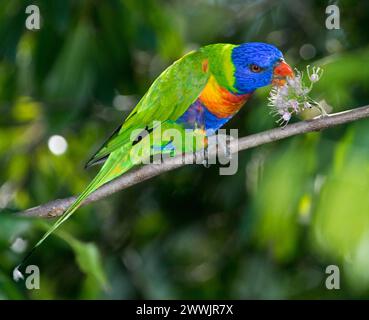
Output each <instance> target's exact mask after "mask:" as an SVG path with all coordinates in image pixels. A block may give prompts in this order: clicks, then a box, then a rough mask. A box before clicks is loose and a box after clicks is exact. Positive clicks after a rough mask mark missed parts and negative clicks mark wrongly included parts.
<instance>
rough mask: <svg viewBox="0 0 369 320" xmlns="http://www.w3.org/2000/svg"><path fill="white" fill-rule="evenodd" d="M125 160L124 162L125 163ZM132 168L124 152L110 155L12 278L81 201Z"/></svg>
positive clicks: (15, 275)
mask: <svg viewBox="0 0 369 320" xmlns="http://www.w3.org/2000/svg"><path fill="white" fill-rule="evenodd" d="M125 160H126V161H125ZM132 166H133V164H132V162H131V161H130V160H129V158H126V157H124V150H119V151H118V150H117V151H115V152H114V153H112V154H111V155H110V157H109V158H108V159H107V161H106V162H105V164H104V166H103V167H102V168H101V170H100V172H99V173H98V174H97V175H96V177H95V178H94V179H93V180H92V181H91V182H90V184H89V185H88V186H87V187H86V189H85V190H84V191H83V192H82V193H81V194H80V195H79V197H78V198H77V199H76V201H74V202H73V204H72V205H71V206H70V207H69V208H68V209H67V210H66V211H65V212H64V213H63V215H62V216H61V217H60V218H59V219H58V220H57V221H56V222H55V223H54V224H53V225H52V226H51V227H50V229H49V230H48V231H47V232H46V233H45V234H44V235H43V237H42V238H41V239H40V240H39V241H38V242H37V243H36V244H35V245H34V247H33V248H32V249H31V250H30V251H29V252H28V254H27V255H26V256H25V258H24V259H23V260H22V262H21V263H20V264H19V265H18V266H17V267H16V268H15V269H14V271H13V277H14V278H15V279H16V278H20V277H22V274H21V273H20V271H19V269H20V268H21V267H22V266H24V265H25V263H26V262H27V260H28V259H29V258H30V257H31V255H32V254H33V252H34V251H35V250H36V249H37V247H39V246H40V245H41V244H42V243H43V242H44V241H45V240H46V239H47V238H48V237H49V236H50V235H51V234H52V233H53V232H54V231H55V230H56V229H58V228H59V227H60V226H61V225H62V224H63V223H64V222H65V221H66V220H68V219H69V218H70V217H71V215H72V214H73V213H74V212H76V210H77V209H78V208H79V207H80V206H81V204H82V203H83V201H84V200H85V199H86V198H87V197H88V196H89V195H90V194H91V193H93V192H94V191H95V190H97V189H98V188H99V187H101V186H102V185H103V184H105V183H107V182H109V181H111V180H113V179H114V178H116V177H118V176H120V175H122V174H123V173H125V172H126V171H128V170H129V169H130V168H131V167H132Z"/></svg>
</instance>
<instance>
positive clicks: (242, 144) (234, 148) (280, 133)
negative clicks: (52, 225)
mask: <svg viewBox="0 0 369 320" xmlns="http://www.w3.org/2000/svg"><path fill="white" fill-rule="evenodd" d="M367 117H369V106H364V107H360V108H356V109H352V110H347V111H344V112H340V113H335V114H331V115H329V116H327V117H319V118H315V119H313V120H308V121H301V122H298V123H294V124H290V125H287V126H286V127H285V128H275V129H271V130H267V131H264V132H260V133H256V134H252V135H249V136H247V137H244V138H240V139H238V140H236V141H232V142H231V145H230V150H231V153H237V152H238V151H241V150H246V149H250V148H254V147H257V146H260V145H263V144H266V143H269V142H272V141H277V140H281V139H285V138H287V137H291V136H295V135H299V134H302V133H306V132H311V131H318V130H322V129H326V128H330V127H333V126H336V125H339V124H343V123H348V122H353V121H356V120H359V119H363V118H367ZM214 155H215V152H214V151H213V152H209V155H208V157H210V158H211V157H213V156H214ZM203 160H204V154H203V152H201V151H200V152H197V153H196V154H194V155H193V154H189V155H185V156H177V157H174V158H169V159H166V160H164V161H163V162H162V163H161V164H149V165H146V166H142V167H140V168H138V169H134V170H131V171H129V172H128V173H126V174H124V175H123V176H121V177H119V178H117V179H115V180H113V181H111V182H109V183H107V184H105V185H103V186H102V187H101V188H99V189H98V190H96V191H95V192H94V193H92V194H91V195H90V196H89V197H88V198H87V199H86V200H85V201H84V202H83V205H86V204H89V203H91V202H95V201H98V200H100V199H103V198H105V197H107V196H109V195H111V194H113V193H115V192H118V191H120V190H124V189H127V188H128V187H130V186H133V185H135V184H138V183H140V182H142V181H145V180H148V179H150V178H152V177H155V176H158V175H160V174H162V173H164V172H168V171H171V170H174V169H176V168H179V167H181V166H184V165H185V164H188V163H194V161H196V163H202V161H203ZM75 199H76V197H69V198H65V199H57V200H53V201H50V202H48V203H45V204H42V205H40V206H37V207H34V208H30V209H27V210H25V211H22V212H19V213H17V215H20V216H27V217H43V218H48V217H57V216H60V215H61V214H62V213H63V212H64V211H65V210H66V209H67V208H68V207H69V206H70V205H71V204H72V203H73V201H74V200H75Z"/></svg>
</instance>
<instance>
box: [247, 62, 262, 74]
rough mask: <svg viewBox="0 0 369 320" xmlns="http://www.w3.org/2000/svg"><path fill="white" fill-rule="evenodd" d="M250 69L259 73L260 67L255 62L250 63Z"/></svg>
mask: <svg viewBox="0 0 369 320" xmlns="http://www.w3.org/2000/svg"><path fill="white" fill-rule="evenodd" d="M250 70H251V71H252V72H255V73H259V72H260V71H261V70H262V69H261V67H259V66H258V65H256V64H252V65H250Z"/></svg>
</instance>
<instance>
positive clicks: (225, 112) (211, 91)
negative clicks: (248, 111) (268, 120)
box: [199, 76, 251, 118]
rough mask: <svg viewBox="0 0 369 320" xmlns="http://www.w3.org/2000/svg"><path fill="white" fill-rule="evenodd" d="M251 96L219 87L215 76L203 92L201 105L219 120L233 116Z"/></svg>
mask: <svg viewBox="0 0 369 320" xmlns="http://www.w3.org/2000/svg"><path fill="white" fill-rule="evenodd" d="M250 96H251V94H249V93H248V94H234V93H232V92H229V91H228V90H226V89H225V88H222V87H221V86H219V84H218V82H217V81H216V80H215V78H214V77H213V76H211V77H210V79H209V82H208V83H207V85H206V86H205V88H204V90H203V91H202V93H201V95H200V97H199V99H200V101H201V103H202V104H203V105H204V106H205V107H206V108H207V109H208V110H209V111H210V112H211V113H212V114H214V115H215V116H217V117H218V118H228V117H231V116H233V115H234V114H235V113H236V112H237V111H238V110H240V109H241V107H242V106H243V105H244V104H245V102H246V101H247V100H248V99H249V97H250Z"/></svg>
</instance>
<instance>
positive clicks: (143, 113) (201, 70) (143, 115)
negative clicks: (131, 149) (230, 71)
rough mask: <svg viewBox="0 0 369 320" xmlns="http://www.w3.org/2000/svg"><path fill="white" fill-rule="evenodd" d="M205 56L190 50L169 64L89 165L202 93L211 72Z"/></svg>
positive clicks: (176, 113)
mask: <svg viewBox="0 0 369 320" xmlns="http://www.w3.org/2000/svg"><path fill="white" fill-rule="evenodd" d="M206 63H207V62H206V56H205V55H204V53H203V52H201V51H196V52H190V53H188V54H187V55H185V56H184V57H183V58H181V59H179V60H177V61H176V62H175V63H174V64H172V65H171V66H170V67H168V68H167V69H166V70H165V71H164V72H163V73H162V74H161V75H160V76H159V77H158V78H157V79H156V80H155V81H154V83H153V84H152V85H151V87H150V88H149V90H148V91H147V93H146V94H145V95H144V96H143V98H142V99H141V100H140V102H139V103H138V104H137V106H136V107H135V108H134V109H133V110H132V112H131V113H130V115H129V116H128V117H127V119H126V120H125V122H124V123H123V125H122V126H121V127H119V128H118V129H117V130H116V131H115V132H114V133H113V135H112V136H111V137H110V138H109V139H108V140H107V141H106V142H105V143H104V144H103V146H102V147H101V148H100V149H99V151H98V152H96V154H95V155H94V156H93V157H92V158H91V159H90V160H89V161H88V163H87V165H86V166H87V167H89V166H91V165H94V164H96V163H99V162H100V161H101V160H104V159H105V158H106V157H107V156H109V154H110V153H112V152H113V151H115V150H117V149H118V148H119V147H121V146H123V145H126V143H127V142H129V141H130V140H131V141H132V137H131V133H132V132H133V130H137V129H141V128H142V129H144V128H146V129H152V125H153V122H154V121H160V122H164V121H167V120H171V121H176V120H177V119H178V118H179V117H180V116H181V115H182V114H183V113H184V112H185V111H186V110H187V109H188V107H189V106H190V105H191V104H192V103H193V102H194V101H195V100H196V99H197V98H198V97H199V95H200V93H201V91H202V90H203V89H204V87H205V85H206V83H207V81H208V78H209V72H208V70H207V68H205V67H204V66H206Z"/></svg>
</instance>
